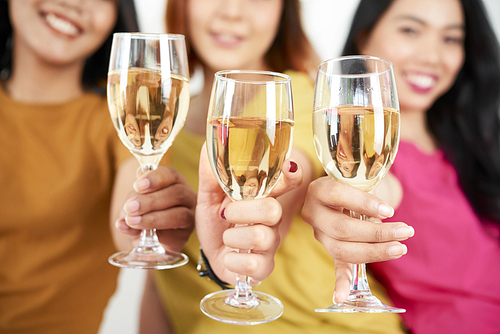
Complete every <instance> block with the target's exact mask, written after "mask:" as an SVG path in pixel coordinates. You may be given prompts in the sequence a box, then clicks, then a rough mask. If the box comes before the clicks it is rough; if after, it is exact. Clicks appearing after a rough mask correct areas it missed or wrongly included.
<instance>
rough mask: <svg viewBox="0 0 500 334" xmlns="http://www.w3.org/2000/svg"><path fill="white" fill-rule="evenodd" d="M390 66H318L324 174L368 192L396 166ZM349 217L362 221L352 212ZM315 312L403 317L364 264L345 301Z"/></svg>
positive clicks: (357, 60)
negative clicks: (373, 287) (381, 296)
mask: <svg viewBox="0 0 500 334" xmlns="http://www.w3.org/2000/svg"><path fill="white" fill-rule="evenodd" d="M399 119H400V114H399V102H398V95H397V90H396V84H395V79H394V73H393V69H392V64H391V63H390V62H388V61H386V60H383V59H379V58H375V57H369V56H349V57H339V58H334V59H330V60H327V61H325V62H323V63H322V64H321V65H320V66H319V67H318V75H317V79H316V85H315V93H314V102H313V132H314V146H315V148H316V153H317V155H318V158H319V160H320V161H321V163H322V165H323V167H324V169H325V171H326V172H327V174H328V175H329V176H330V177H332V178H334V179H336V180H337V181H340V182H343V183H347V184H349V185H351V186H354V187H356V188H358V189H361V190H363V191H367V192H370V191H372V190H373V189H374V188H375V187H376V186H377V185H378V184H379V183H380V181H381V180H382V179H383V178H384V176H385V174H386V173H387V172H388V170H389V169H390V167H391V165H392V163H393V162H394V159H395V156H396V153H397V150H398V144H399V129H400V121H399ZM350 215H351V217H354V218H358V219H365V217H364V216H363V215H359V214H358V213H355V212H352V211H351V213H350ZM316 312H344V313H355V312H362V313H402V312H405V310H404V309H399V308H395V307H392V306H388V305H385V304H384V303H382V302H381V301H379V300H378V299H377V298H376V297H375V296H374V295H372V293H371V291H370V288H369V286H368V281H367V278H366V269H365V264H354V265H353V273H352V283H351V288H350V294H349V297H348V299H347V300H346V301H345V302H344V303H341V304H334V305H332V306H330V307H328V308H325V309H317V310H316Z"/></svg>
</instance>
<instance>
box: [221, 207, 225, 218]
mask: <svg viewBox="0 0 500 334" xmlns="http://www.w3.org/2000/svg"><path fill="white" fill-rule="evenodd" d="M224 212H226V208H224V209H222V212H221V213H220V216H221V217H222V218H224V219H226V215H225V214H224Z"/></svg>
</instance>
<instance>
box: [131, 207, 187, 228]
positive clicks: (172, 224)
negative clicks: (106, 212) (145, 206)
mask: <svg viewBox="0 0 500 334" xmlns="http://www.w3.org/2000/svg"><path fill="white" fill-rule="evenodd" d="M125 221H126V223H127V225H128V226H129V227H131V228H133V229H141V230H142V229H153V228H154V229H157V230H166V229H191V230H192V229H193V228H194V211H193V210H191V209H189V208H186V207H183V206H176V207H172V208H169V209H168V210H161V211H152V212H148V213H146V214H144V215H141V216H132V215H127V216H125Z"/></svg>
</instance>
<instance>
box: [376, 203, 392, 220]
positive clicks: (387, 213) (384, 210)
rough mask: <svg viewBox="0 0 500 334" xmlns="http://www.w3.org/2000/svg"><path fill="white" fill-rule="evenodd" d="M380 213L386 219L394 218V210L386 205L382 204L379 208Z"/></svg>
mask: <svg viewBox="0 0 500 334" xmlns="http://www.w3.org/2000/svg"><path fill="white" fill-rule="evenodd" d="M378 213H379V214H380V215H381V216H384V217H392V216H393V215H394V209H393V208H392V207H390V206H389V205H387V204H385V203H380V204H379V206H378Z"/></svg>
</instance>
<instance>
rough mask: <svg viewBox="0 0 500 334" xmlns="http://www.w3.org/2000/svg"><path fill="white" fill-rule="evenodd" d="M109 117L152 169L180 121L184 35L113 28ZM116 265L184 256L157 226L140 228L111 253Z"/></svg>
mask: <svg viewBox="0 0 500 334" xmlns="http://www.w3.org/2000/svg"><path fill="white" fill-rule="evenodd" d="M108 104H109V111H110V113H111V119H112V121H113V124H114V125H115V128H116V131H117V132H118V136H119V137H120V139H121V141H122V142H123V144H124V145H125V146H126V147H127V148H128V149H129V150H130V152H131V153H132V154H133V155H134V156H135V157H136V158H137V160H138V161H139V163H140V165H141V168H142V171H143V172H146V171H149V170H154V169H156V168H157V167H158V164H159V162H160V160H161V158H162V157H163V155H164V154H165V152H166V151H167V150H168V148H169V147H170V146H171V145H172V142H173V140H174V138H175V137H176V136H177V134H178V133H179V131H180V130H181V128H182V127H183V125H184V122H185V120H186V115H187V111H188V108H189V69H188V64H187V55H186V45H185V42H184V36H182V35H167V34H140V33H116V34H114V36H113V44H112V48H111V59H110V63H109V73H108ZM109 262H110V263H111V264H113V265H115V266H118V267H127V268H144V269H169V268H175V267H178V266H181V265H184V264H186V263H187V262H188V259H187V256H186V255H184V254H182V253H178V252H173V251H167V250H165V249H164V248H163V247H162V246H161V245H160V243H159V241H158V237H157V236H156V231H155V230H154V229H151V230H143V231H142V232H141V237H140V240H139V244H138V246H137V247H135V248H134V249H132V250H131V251H130V252H128V251H126V252H120V253H117V254H114V255H113V256H111V257H110V258H109Z"/></svg>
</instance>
